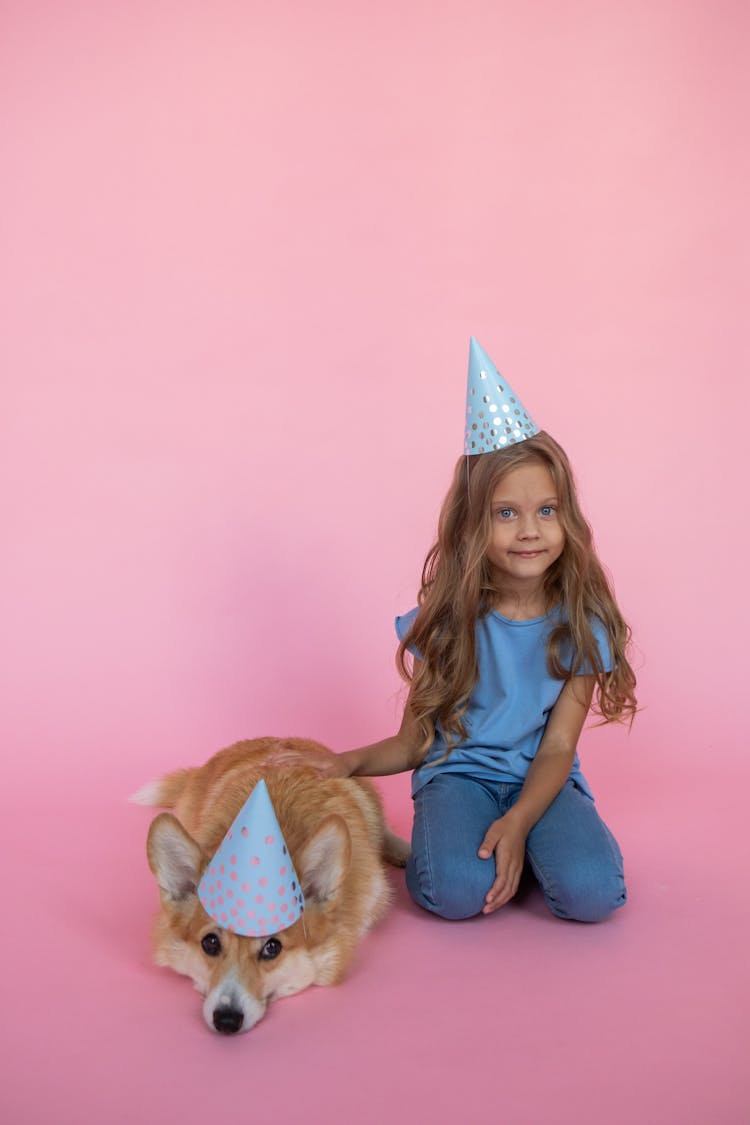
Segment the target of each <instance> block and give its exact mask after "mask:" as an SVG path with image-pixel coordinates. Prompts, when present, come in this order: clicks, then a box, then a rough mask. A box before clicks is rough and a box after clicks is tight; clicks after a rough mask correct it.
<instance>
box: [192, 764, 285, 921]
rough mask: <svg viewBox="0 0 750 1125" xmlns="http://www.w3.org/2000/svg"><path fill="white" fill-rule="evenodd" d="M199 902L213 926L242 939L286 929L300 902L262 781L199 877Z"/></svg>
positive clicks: (274, 816)
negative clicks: (211, 920)
mask: <svg viewBox="0 0 750 1125" xmlns="http://www.w3.org/2000/svg"><path fill="white" fill-rule="evenodd" d="M198 898H199V899H200V901H201V905H202V907H203V909H204V910H205V911H206V913H207V914H208V915H209V917H210V918H213V920H214V922H216V923H217V925H219V926H222V927H223V928H224V929H225V930H229V931H231V932H232V933H235V934H242V935H243V936H244V937H267V936H268V935H269V934H277V933H280V932H281V930H286V929H287V928H288V927H289V926H291V925H292V923H293V922H296V921H297V919H298V918H299V917H300V915H301V914H302V911H303V910H304V909H305V902H304V897H303V895H302V890H301V888H300V885H299V879H298V878H297V872H296V871H295V870H294V864H293V863H292V860H291V857H290V855H289V852H288V850H287V846H286V842H285V840H284V837H283V835H282V833H281V829H280V828H279V822H278V820H277V819H276V813H275V812H274V809H273V805H272V803H271V797H270V795H269V793H268V788H267V786H266V783H265V781H263V779H262V778H261V780H260V781H259V782H258V784H257V785H256V786H255V788H254V789H253V791H252V793H251V794H250V796H249V797H248V799H247V800H246V801H245V804H244V805H243V806H242V809H241V810H240V812H239V813H238V815H237V817H236V819H235V820H234V822H233V824H232V827H231V828H230V829H229V831H228V832H227V834H226V836H225V837H224V839H223V841H222V843H221V845H220V846H219V850H218V851H217V852H216V855H215V856H214V857H213V859H212V860H211V862H210V863H209V865H208V867H207V868H206V870H205V871H204V872H203V876H202V878H201V881H200V883H199V884H198Z"/></svg>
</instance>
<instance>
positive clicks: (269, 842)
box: [266, 836, 273, 844]
mask: <svg viewBox="0 0 750 1125" xmlns="http://www.w3.org/2000/svg"><path fill="white" fill-rule="evenodd" d="M266 843H267V844H272V843H273V836H266Z"/></svg>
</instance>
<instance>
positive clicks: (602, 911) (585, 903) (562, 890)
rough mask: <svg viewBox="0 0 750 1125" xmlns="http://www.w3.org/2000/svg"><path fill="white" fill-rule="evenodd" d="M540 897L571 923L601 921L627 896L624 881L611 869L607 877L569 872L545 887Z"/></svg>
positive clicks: (553, 910) (559, 916)
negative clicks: (610, 873)
mask: <svg viewBox="0 0 750 1125" xmlns="http://www.w3.org/2000/svg"><path fill="white" fill-rule="evenodd" d="M544 897H545V899H546V901H547V905H548V907H549V908H550V910H551V911H552V913H553V914H556V915H557V917H558V918H566V919H568V920H569V921H573V922H602V921H604V919H605V918H608V917H609V915H610V914H612V913H613V912H614V911H615V910H617V909H618V907H620V906H623V905H624V903H625V901H626V899H627V892H626V890H625V880H624V879H623V877H622V875H620V874H619V873H617V872H613V873H612V875H611V876H610V877H608V878H603V877H602V876H601V875H598V876H597V877H595V878H593V877H590V876H587V873H586V872H585V871H572V872H569V873H568V874H567V875H566V876H565V877H564V878H562V879H558V880H557V882H556V884H555V886H553V887H549V888H545V890H544Z"/></svg>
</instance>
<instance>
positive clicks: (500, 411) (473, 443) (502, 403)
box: [464, 336, 539, 456]
mask: <svg viewBox="0 0 750 1125" xmlns="http://www.w3.org/2000/svg"><path fill="white" fill-rule="evenodd" d="M538 433H539V427H538V426H537V424H536V422H535V421H534V419H533V418H532V417H531V415H530V414H529V413H527V411H526V409H525V407H524V405H523V403H522V402H521V400H520V398H519V397H518V395H517V394H516V392H515V391H514V390H513V388H512V387H511V385H510V384H509V382H508V380H507V379H504V378H503V376H502V375H501V374H500V372H499V371H498V369H497V368H496V367H495V365H494V363H493V362H492V360H491V359H490V357H489V356H488V355H487V352H486V351H485V350H484V348H483V347H482V345H481V344H479V343H478V342H477V341H476V340H475V339H474V337H473V336H472V337H471V342H470V344H469V379H468V384H467V387H466V437H465V439H464V453H467V454H468V455H469V456H472V455H474V454H476V453H489V452H490V451H491V450H494V449H504V448H505V447H506V446H508V445H514V444H515V443H516V442H519V441H526V439H527V438H530V437H533V436H534V434H538Z"/></svg>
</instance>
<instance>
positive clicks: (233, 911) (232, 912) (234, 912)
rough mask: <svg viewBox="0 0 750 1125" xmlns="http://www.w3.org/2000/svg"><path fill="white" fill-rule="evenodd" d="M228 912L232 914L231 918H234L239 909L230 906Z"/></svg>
mask: <svg viewBox="0 0 750 1125" xmlns="http://www.w3.org/2000/svg"><path fill="white" fill-rule="evenodd" d="M229 913H230V914H231V915H232V917H233V918H236V917H237V915H238V913H239V911H237V910H235V908H234V907H232V909H231V910H230V911H229Z"/></svg>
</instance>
